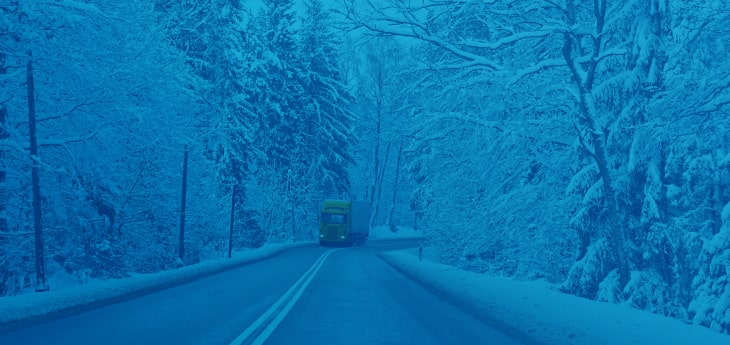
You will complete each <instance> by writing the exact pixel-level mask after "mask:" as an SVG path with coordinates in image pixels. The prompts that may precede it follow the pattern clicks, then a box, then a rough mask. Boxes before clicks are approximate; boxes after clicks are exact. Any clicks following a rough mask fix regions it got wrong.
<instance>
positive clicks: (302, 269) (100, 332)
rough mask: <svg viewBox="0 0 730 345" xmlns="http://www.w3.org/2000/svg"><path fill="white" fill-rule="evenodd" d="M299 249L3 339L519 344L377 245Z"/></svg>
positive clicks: (7, 343) (394, 244) (401, 244)
mask: <svg viewBox="0 0 730 345" xmlns="http://www.w3.org/2000/svg"><path fill="white" fill-rule="evenodd" d="M415 243H416V242H415V241H412V240H411V241H403V240H401V241H373V242H370V243H368V245H366V246H364V247H356V248H343V249H332V248H321V247H319V246H316V245H310V246H303V247H297V248H292V249H290V250H287V251H285V252H283V253H281V254H279V255H277V256H274V257H272V258H270V259H268V260H263V261H259V262H257V263H254V264H250V265H246V266H242V267H238V268H233V269H231V270H228V271H225V272H221V273H217V274H215V275H211V276H207V277H204V278H201V279H198V280H194V281H192V282H188V283H184V284H181V285H178V286H174V287H170V288H167V289H165V290H161V291H157V292H154V293H151V294H147V295H144V296H141V297H138V298H134V299H131V300H127V301H122V302H119V303H116V304H111V305H106V306H102V307H99V308H97V309H93V310H89V311H85V312H81V313H77V314H74V315H70V316H66V317H63V318H57V319H54V320H48V321H46V322H43V323H39V324H35V325H31V326H27V327H23V328H19V329H14V330H9V331H6V332H4V333H1V334H0V344H3V345H11V344H24V345H31V344H54V345H60V344H125V345H126V344H263V343H265V344H368V345H369V344H420V345H428V344H459V345H461V344H495V345H500V344H505V345H506V344H519V342H517V341H515V340H513V339H511V338H509V337H508V336H506V335H504V334H503V333H501V332H499V331H496V330H494V329H492V328H490V327H488V326H486V325H485V324H484V323H481V322H480V321H478V320H476V319H474V318H473V317H472V316H470V315H468V314H466V313H464V312H462V311H461V310H459V309H457V308H456V307H454V306H452V305H451V304H448V303H445V302H444V301H442V300H441V299H439V298H438V297H436V296H435V295H433V294H431V293H429V292H428V291H426V290H425V289H424V288H422V287H421V286H420V285H418V284H416V283H414V282H413V281H411V280H410V279H408V278H405V277H404V276H403V275H401V274H400V273H398V272H397V271H396V270H394V269H393V268H392V267H391V266H389V265H388V264H386V263H385V262H384V261H382V260H380V259H379V258H378V257H377V256H376V254H377V253H378V252H382V251H384V250H390V249H398V248H407V247H410V246H413V245H415Z"/></svg>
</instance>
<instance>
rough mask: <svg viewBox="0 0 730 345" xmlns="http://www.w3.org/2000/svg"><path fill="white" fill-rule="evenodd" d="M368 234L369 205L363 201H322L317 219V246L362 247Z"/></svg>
mask: <svg viewBox="0 0 730 345" xmlns="http://www.w3.org/2000/svg"><path fill="white" fill-rule="evenodd" d="M369 233H370V204H369V203H367V202H363V201H352V200H334V199H326V200H324V201H322V213H321V214H320V217H319V244H320V245H323V246H328V245H331V246H352V245H362V244H363V243H365V241H367V239H368V234H369Z"/></svg>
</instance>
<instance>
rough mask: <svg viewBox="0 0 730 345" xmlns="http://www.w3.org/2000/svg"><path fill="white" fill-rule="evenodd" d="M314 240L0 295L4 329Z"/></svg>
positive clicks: (269, 254)
mask: <svg viewBox="0 0 730 345" xmlns="http://www.w3.org/2000/svg"><path fill="white" fill-rule="evenodd" d="M312 243H314V242H297V243H284V244H271V245H267V246H265V247H263V248H259V249H252V250H246V251H241V252H234V253H233V257H232V258H231V259H228V258H221V259H213V260H208V261H204V262H201V263H199V264H195V265H190V266H185V267H182V268H179V269H175V270H168V271H161V272H157V273H152V274H136V275H133V276H132V277H129V278H125V279H110V280H101V281H91V282H89V283H86V284H83V285H63V286H61V287H56V286H55V285H52V286H51V290H50V291H47V292H43V293H28V294H24V295H18V296H7V297H0V328H2V325H3V324H10V323H15V322H19V321H20V322H22V321H25V320H29V319H37V318H43V317H45V316H48V315H54V314H58V313H63V312H66V311H70V310H84V309H88V308H93V307H94V306H98V305H103V304H107V303H110V302H114V301H117V300H121V299H124V298H128V297H130V296H135V295H142V294H145V293H149V292H151V291H156V290H161V289H164V288H166V287H170V286H174V285H178V284H181V283H183V282H186V281H190V280H194V279H197V278H200V277H204V276H206V275H210V274H214V273H216V272H221V271H224V270H228V269H231V268H233V267H236V266H240V265H243V264H245V263H249V262H254V261H258V260H262V259H265V258H268V257H270V256H273V255H276V254H278V253H280V252H282V251H284V250H286V249H288V248H292V247H297V246H303V245H310V244H312Z"/></svg>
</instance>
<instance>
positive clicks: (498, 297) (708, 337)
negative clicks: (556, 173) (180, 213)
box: [0, 228, 730, 345]
mask: <svg viewBox="0 0 730 345" xmlns="http://www.w3.org/2000/svg"><path fill="white" fill-rule="evenodd" d="M402 230H403V232H401V231H398V232H397V233H391V232H390V231H389V230H388V229H387V228H383V229H381V230H377V229H376V230H375V231H374V232H373V233H374V234H375V235H376V236H375V237H373V238H378V239H382V238H404V237H420V234H418V233H415V232H413V231H412V230H408V229H406V228H404V229H402ZM309 243H311V242H304V243H296V244H278V245H270V246H266V247H264V248H260V249H257V250H251V251H246V252H240V253H236V255H234V258H233V259H216V260H210V261H206V262H203V263H200V264H197V265H192V266H187V267H183V268H180V269H177V270H170V271H163V272H159V273H155V274H140V275H135V276H133V277H131V278H127V279H118V280H107V281H97V282H91V283H88V284H85V285H81V286H75V287H67V288H65V289H54V290H51V291H49V292H45V293H31V294H26V295H20V296H12V297H2V298H0V326H1V325H2V324H7V323H12V322H17V321H19V320H21V321H22V320H28V319H33V318H39V317H43V315H46V314H48V313H51V314H53V313H58V312H62V311H66V310H84V309H86V308H93V307H94V306H96V305H100V304H104V303H109V301H114V300H118V299H122V298H126V297H129V296H133V295H137V294H142V293H147V292H149V291H153V290H158V289H161V288H164V287H168V286H172V285H176V284H180V283H181V282H185V281H188V280H192V279H195V278H197V277H202V276H205V275H208V274H212V273H215V272H219V271H222V270H226V269H230V268H232V267H235V266H238V265H241V264H244V263H246V262H250V261H255V260H260V259H263V258H266V257H269V256H271V255H274V254H276V253H278V252H281V251H282V250H286V249H287V248H291V247H293V246H299V245H306V244H309ZM380 256H381V257H382V258H383V259H384V260H386V261H387V262H389V263H390V264H391V265H392V266H393V267H395V268H396V269H398V270H399V271H401V272H402V273H404V274H406V275H408V276H410V277H411V278H412V279H414V280H416V281H418V282H420V283H421V284H422V285H424V286H425V287H426V288H427V289H429V290H431V291H433V292H434V293H436V294H438V295H440V296H442V297H443V298H445V299H447V300H449V301H451V302H453V303H454V304H456V305H459V306H460V307H462V308H463V309H465V310H467V311H469V312H471V313H473V314H476V315H479V317H480V319H482V320H485V321H487V322H488V323H491V324H493V325H495V326H496V327H498V328H500V329H502V330H504V331H505V332H507V333H509V334H510V335H512V336H514V337H515V338H517V339H520V340H522V341H524V342H525V343H527V344H542V345H603V344H643V345H650V344H652V345H653V344H660V345H675V344H676V345H693V344H702V345H714V344H717V345H720V344H723V345H724V344H730V336H727V335H723V334H720V333H717V332H714V331H712V330H709V329H707V328H703V327H699V326H694V325H687V324H685V323H682V322H680V321H677V320H674V319H670V318H666V317H662V316H659V315H654V314H650V313H646V312H643V311H639V310H635V309H631V308H629V307H626V306H623V305H614V304H607V303H600V302H595V301H590V300H587V299H583V298H578V297H575V296H571V295H567V294H563V293H560V292H558V291H556V290H555V288H554V286H553V285H550V284H548V283H545V282H524V281H516V280H512V279H506V278H497V277H492V276H489V275H485V274H477V273H472V272H467V271H463V270H460V269H457V268H455V267H452V266H447V265H442V264H438V263H435V262H432V261H430V260H429V258H430V257H432V256H434V253H433V250H431V248H425V249H424V260H423V261H419V260H418V257H417V249H411V250H404V251H392V252H385V253H381V254H380ZM0 328H2V327H0Z"/></svg>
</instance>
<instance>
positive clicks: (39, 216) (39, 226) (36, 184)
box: [27, 54, 48, 291]
mask: <svg viewBox="0 0 730 345" xmlns="http://www.w3.org/2000/svg"><path fill="white" fill-rule="evenodd" d="M32 56H33V55H32V54H31V57H32ZM27 73H28V80H27V84H28V127H29V135H30V157H31V159H32V160H33V162H32V168H31V179H32V184H33V225H34V228H35V271H36V291H47V290H48V285H47V284H46V268H45V258H44V254H43V213H42V205H41V186H40V177H39V176H38V163H39V161H40V160H39V157H38V142H37V140H36V128H35V125H36V123H35V85H34V80H33V62H32V61H31V60H28V68H27Z"/></svg>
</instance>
